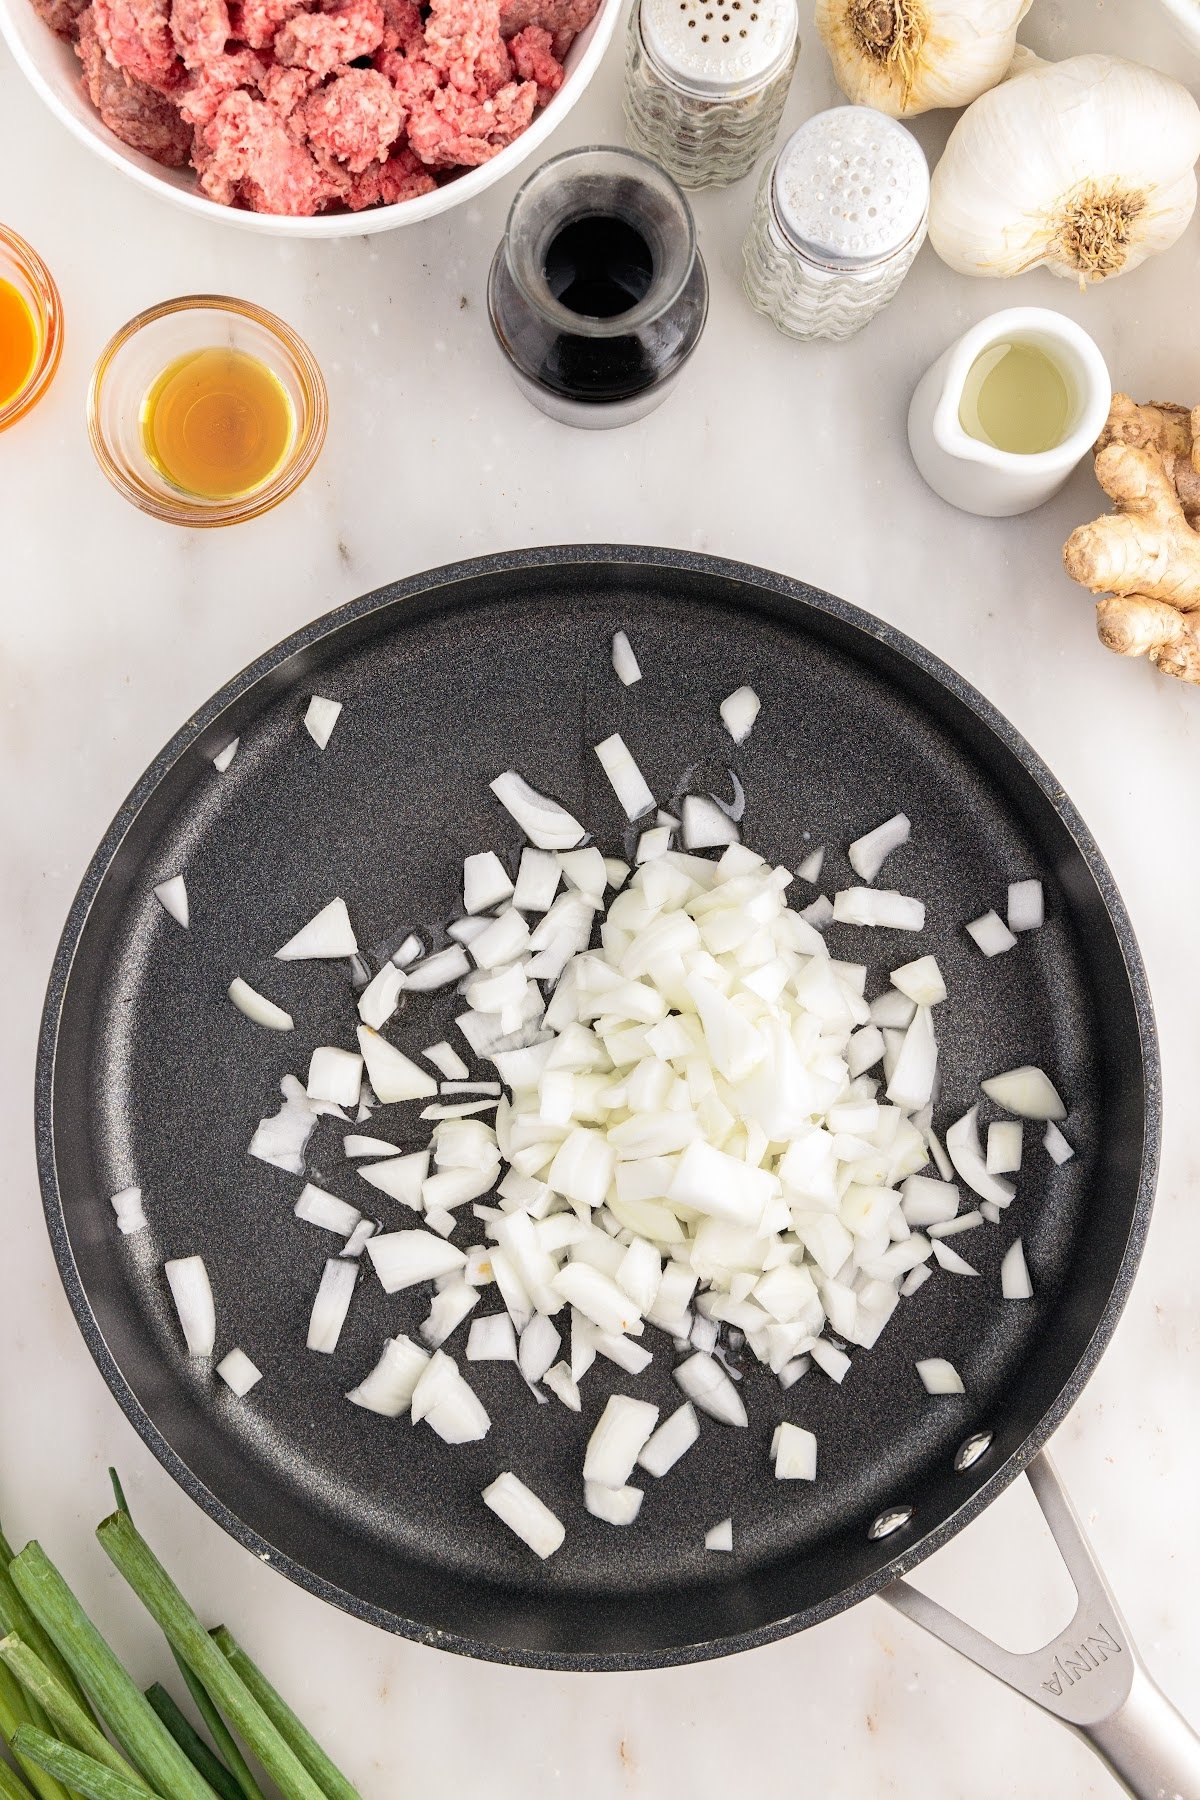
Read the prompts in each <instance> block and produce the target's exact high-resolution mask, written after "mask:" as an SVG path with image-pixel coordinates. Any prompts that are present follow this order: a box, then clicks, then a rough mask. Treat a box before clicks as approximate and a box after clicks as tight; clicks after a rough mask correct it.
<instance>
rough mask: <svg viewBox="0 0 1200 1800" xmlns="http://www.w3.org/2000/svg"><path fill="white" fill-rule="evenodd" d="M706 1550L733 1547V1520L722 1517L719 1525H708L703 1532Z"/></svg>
mask: <svg viewBox="0 0 1200 1800" xmlns="http://www.w3.org/2000/svg"><path fill="white" fill-rule="evenodd" d="M704 1548H705V1549H706V1550H732V1549H733V1520H732V1519H722V1520H721V1522H720V1524H719V1525H713V1526H710V1528H709V1529H708V1530H707V1531H706V1532H705V1534H704Z"/></svg>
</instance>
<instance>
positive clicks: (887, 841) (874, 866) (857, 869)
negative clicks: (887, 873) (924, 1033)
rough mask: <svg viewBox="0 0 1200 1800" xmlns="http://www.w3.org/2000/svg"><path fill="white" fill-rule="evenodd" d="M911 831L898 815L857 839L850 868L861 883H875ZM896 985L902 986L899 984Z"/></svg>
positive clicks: (853, 845) (907, 823)
mask: <svg viewBox="0 0 1200 1800" xmlns="http://www.w3.org/2000/svg"><path fill="white" fill-rule="evenodd" d="M911 831H912V824H911V822H910V820H909V818H908V816H907V814H905V813H897V814H896V815H895V817H894V818H892V819H885V820H884V822H883V824H882V825H877V826H876V827H875V829H874V831H868V832H867V834H866V836H865V837H860V838H855V840H854V842H853V843H852V844H851V846H850V849H849V852H848V855H849V859H850V867H851V868H852V869H853V870H854V873H855V874H856V875H857V876H858V877H859V879H860V881H874V879H875V877H876V876H877V875H878V873H879V871H880V869H882V867H883V865H884V863H885V861H886V860H887V858H888V857H889V856H890V855H891V853H892V851H893V850H898V849H899V847H900V845H901V844H907V842H908V838H909V833H910V832H911ZM896 985H897V986H899V985H900V984H899V983H898V982H897V984H896ZM914 998H915V996H914Z"/></svg>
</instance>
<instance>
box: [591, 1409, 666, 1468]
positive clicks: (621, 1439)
mask: <svg viewBox="0 0 1200 1800" xmlns="http://www.w3.org/2000/svg"><path fill="white" fill-rule="evenodd" d="M657 1423H658V1408H657V1406H651V1404H650V1403H649V1401H647V1400H632V1399H630V1397H629V1395H628V1394H613V1395H612V1397H611V1398H610V1400H609V1401H608V1404H607V1405H606V1406H605V1408H604V1411H603V1412H602V1413H601V1415H600V1417H599V1419H598V1421H597V1423H596V1426H595V1429H594V1430H593V1432H592V1435H591V1437H590V1438H589V1439H588V1444H587V1452H586V1454H585V1456H584V1459H583V1479H584V1481H593V1482H597V1483H599V1484H600V1485H601V1486H602V1487H608V1488H622V1487H624V1486H625V1484H626V1482H627V1481H628V1480H629V1477H630V1476H631V1475H632V1473H633V1467H634V1464H635V1463H636V1462H637V1459H638V1455H639V1453H640V1452H641V1450H642V1447H643V1445H644V1444H645V1443H646V1440H647V1439H648V1438H649V1436H650V1433H651V1432H652V1431H653V1430H654V1427H655V1426H656V1425H657Z"/></svg>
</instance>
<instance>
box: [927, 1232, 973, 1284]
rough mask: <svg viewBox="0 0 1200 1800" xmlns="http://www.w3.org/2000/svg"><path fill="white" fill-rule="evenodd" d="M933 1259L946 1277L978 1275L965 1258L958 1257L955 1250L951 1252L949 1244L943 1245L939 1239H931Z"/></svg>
mask: <svg viewBox="0 0 1200 1800" xmlns="http://www.w3.org/2000/svg"><path fill="white" fill-rule="evenodd" d="M933 1259H934V1261H935V1262H936V1263H938V1264H940V1266H941V1267H942V1268H943V1269H945V1271H946V1273H947V1274H948V1275H978V1273H979V1270H978V1269H976V1268H974V1267H973V1266H972V1265H971V1264H970V1263H969V1262H968V1261H967V1260H966V1258H965V1257H962V1256H960V1255H959V1254H958V1252H957V1250H952V1249H951V1248H950V1246H949V1244H947V1243H944V1242H943V1241H942V1239H941V1238H934V1239H933Z"/></svg>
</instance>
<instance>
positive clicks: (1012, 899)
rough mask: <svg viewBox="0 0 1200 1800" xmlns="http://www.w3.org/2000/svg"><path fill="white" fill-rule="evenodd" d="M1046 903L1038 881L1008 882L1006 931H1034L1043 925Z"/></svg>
mask: <svg viewBox="0 0 1200 1800" xmlns="http://www.w3.org/2000/svg"><path fill="white" fill-rule="evenodd" d="M1045 919H1046V901H1045V896H1044V894H1043V893H1042V884H1041V882H1040V881H1010V882H1009V884H1008V929H1009V930H1010V931H1036V930H1037V929H1038V927H1039V926H1040V925H1043V924H1044V923H1045Z"/></svg>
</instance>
